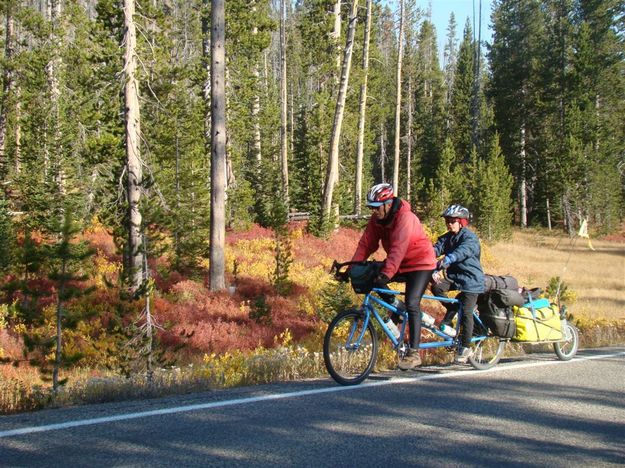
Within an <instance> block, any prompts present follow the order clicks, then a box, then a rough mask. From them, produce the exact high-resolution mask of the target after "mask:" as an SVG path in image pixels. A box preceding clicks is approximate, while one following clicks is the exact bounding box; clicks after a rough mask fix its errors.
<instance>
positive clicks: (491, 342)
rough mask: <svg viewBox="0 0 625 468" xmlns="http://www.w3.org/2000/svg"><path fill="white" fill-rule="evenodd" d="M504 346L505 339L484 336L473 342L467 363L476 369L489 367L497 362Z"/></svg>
mask: <svg viewBox="0 0 625 468" xmlns="http://www.w3.org/2000/svg"><path fill="white" fill-rule="evenodd" d="M505 347H506V340H502V339H501V338H499V337H497V336H489V337H486V338H484V339H483V340H481V341H478V342H477V343H475V347H474V348H473V355H472V356H471V357H469V363H470V364H471V365H472V366H473V367H474V368H476V369H478V370H485V369H490V368H491V367H493V366H494V365H496V364H497V363H498V362H499V360H500V359H501V357H502V356H503V352H504V348H505Z"/></svg>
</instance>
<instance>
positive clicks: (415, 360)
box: [399, 270, 432, 370]
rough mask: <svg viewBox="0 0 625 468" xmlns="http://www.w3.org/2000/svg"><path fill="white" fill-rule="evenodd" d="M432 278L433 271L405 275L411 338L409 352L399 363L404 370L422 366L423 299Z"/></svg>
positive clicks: (420, 271) (412, 272) (419, 271)
mask: <svg viewBox="0 0 625 468" xmlns="http://www.w3.org/2000/svg"><path fill="white" fill-rule="evenodd" d="M431 276H432V270H418V271H411V272H408V273H404V274H403V275H402V277H403V278H402V279H403V280H404V281H405V282H406V294H405V296H406V310H407V311H408V329H409V331H410V338H409V344H408V352H407V353H406V356H404V358H403V359H402V360H401V362H400V363H399V368H400V369H402V370H409V369H415V368H416V367H418V366H420V365H421V357H420V356H419V341H421V297H422V296H423V293H424V292H425V288H426V287H427V285H428V282H429V280H430V278H431Z"/></svg>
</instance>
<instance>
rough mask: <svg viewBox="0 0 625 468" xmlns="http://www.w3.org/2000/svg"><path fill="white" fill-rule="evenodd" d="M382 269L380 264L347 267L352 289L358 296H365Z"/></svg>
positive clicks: (369, 263)
mask: <svg viewBox="0 0 625 468" xmlns="http://www.w3.org/2000/svg"><path fill="white" fill-rule="evenodd" d="M381 269H382V262H362V263H357V264H355V265H352V266H351V267H349V279H350V281H351V283H352V288H354V291H355V292H357V293H358V294H367V293H368V292H370V291H371V289H372V288H373V280H374V279H375V278H376V276H378V274H379V273H380V270H381Z"/></svg>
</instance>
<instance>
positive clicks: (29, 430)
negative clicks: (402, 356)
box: [0, 352, 625, 438]
mask: <svg viewBox="0 0 625 468" xmlns="http://www.w3.org/2000/svg"><path fill="white" fill-rule="evenodd" d="M623 355H625V352H618V353H612V354H601V355H595V356H584V357H576V358H574V359H573V360H571V361H564V362H563V361H555V360H554V361H543V362H532V363H519V364H512V365H507V366H500V367H493V368H491V369H488V370H485V371H474V372H446V373H444V374H428V375H420V376H418V377H392V378H390V379H389V380H384V381H378V382H367V383H362V384H360V385H355V386H349V387H342V386H336V387H327V388H317V389H311V390H302V391H299V392H289V393H278V394H272V395H264V396H258V397H249V398H237V399H234V400H225V401H215V402H212V403H201V404H197V405H187V406H177V407H174V408H164V409H160V410H152V411H142V412H138V413H128V414H120V415H117V416H106V417H102V418H93V419H81V420H77V421H67V422H64V423H58V424H47V425H44V426H32V427H22V428H20V429H12V430H9V431H2V432H0V438H4V437H11V436H16V435H24V434H34V433H36V432H47V431H57V430H61V429H69V428H72V427H80V426H92V425H96V424H107V423H111V422H116V421H127V420H129V419H138V418H146V417H149V416H161V415H165V414H176V413H185V412H189V411H196V410H205V409H212V408H222V407H225V406H234V405H244V404H249V403H257V402H264V401H270V400H282V399H285V398H297V397H301V396H308V395H317V394H321V393H334V392H345V391H353V390H359V389H362V388H369V387H380V386H384V385H395V384H403V383H410V382H419V381H422V380H436V379H448V378H453V377H477V376H482V375H484V374H485V373H494V372H503V371H508V370H511V369H523V368H527V367H540V366H551V365H555V364H570V363H574V362H580V361H590V360H593V359H605V358H610V357H616V356H623Z"/></svg>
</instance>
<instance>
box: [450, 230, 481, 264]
mask: <svg viewBox="0 0 625 468" xmlns="http://www.w3.org/2000/svg"><path fill="white" fill-rule="evenodd" d="M479 255H480V241H479V240H478V238H477V236H475V235H465V236H464V237H463V238H462V240H461V241H460V243H459V244H458V245H456V247H455V248H454V249H453V250H452V251H451V252H448V253H447V255H446V257H447V258H448V259H449V263H450V264H451V263H459V262H462V261H463V260H466V259H467V258H469V257H479Z"/></svg>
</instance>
